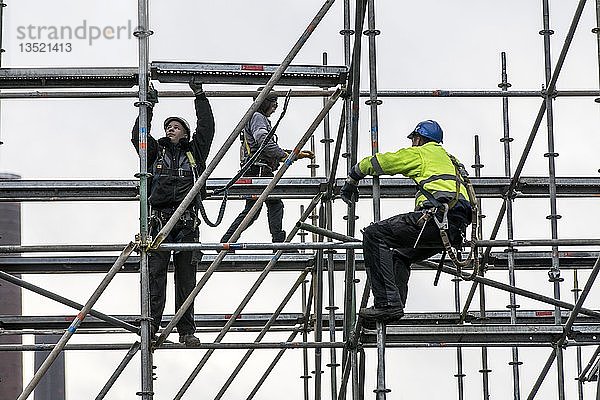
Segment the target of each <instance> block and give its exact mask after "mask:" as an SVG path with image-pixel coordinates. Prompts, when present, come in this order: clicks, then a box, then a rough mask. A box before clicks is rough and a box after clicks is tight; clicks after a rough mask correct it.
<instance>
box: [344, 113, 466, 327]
mask: <svg viewBox="0 0 600 400" xmlns="http://www.w3.org/2000/svg"><path fill="white" fill-rule="evenodd" d="M408 138H409V139H411V140H412V147H409V148H404V149H400V150H398V151H396V152H395V153H378V154H376V155H374V156H369V157H366V158H364V159H363V160H362V161H360V162H359V163H358V164H356V165H355V166H354V167H353V168H352V170H351V171H350V174H349V176H348V178H347V179H346V183H345V184H344V186H343V187H342V189H341V193H340V194H341V197H342V199H343V200H344V201H345V202H346V203H348V204H350V203H353V202H355V201H357V200H358V189H357V185H358V181H359V180H360V179H362V178H363V177H365V176H366V175H373V176H379V175H384V174H385V175H395V174H402V175H404V176H406V177H409V178H412V179H413V180H415V182H416V183H417V185H418V186H419V191H417V195H416V201H415V211H414V212H409V213H406V214H400V215H396V216H394V217H391V218H388V219H386V220H383V221H379V222H375V223H373V224H371V225H369V226H368V227H366V228H365V229H364V231H363V251H364V260H365V269H366V271H367V275H368V277H369V280H370V283H371V291H372V292H373V297H374V305H373V307H369V308H365V309H361V310H360V316H361V317H363V318H364V319H365V320H371V321H383V322H391V321H394V320H397V319H399V318H401V317H402V316H403V315H404V306H405V304H406V297H407V294H408V279H409V277H410V265H411V264H412V263H414V262H418V261H422V260H424V259H427V258H429V257H431V256H433V255H434V254H437V253H439V252H441V251H442V250H443V244H442V240H441V238H440V230H439V228H438V226H437V224H436V223H435V220H434V219H435V218H437V219H438V220H442V219H443V218H444V214H446V213H447V215H446V216H447V218H448V228H447V233H448V237H449V239H450V242H451V243H452V244H453V245H457V244H460V243H461V241H462V237H463V235H464V231H465V228H466V227H467V225H469V224H470V223H471V217H472V212H471V205H470V202H469V200H468V192H467V190H466V188H465V186H464V185H463V184H462V183H461V180H460V179H459V177H458V176H457V175H458V174H457V171H458V169H457V168H458V167H459V166H457V165H458V164H459V163H458V161H457V160H456V159H454V160H453V157H452V156H450V155H449V154H448V153H446V150H444V148H443V147H442V146H441V144H440V143H441V142H442V139H443V131H442V128H441V127H440V126H439V124H438V123H437V122H435V121H432V120H427V121H423V122H420V123H419V124H418V125H417V126H416V128H415V129H414V131H413V132H412V133H411V134H410V135H408ZM460 167H462V165H460Z"/></svg>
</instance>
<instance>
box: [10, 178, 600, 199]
mask: <svg viewBox="0 0 600 400" xmlns="http://www.w3.org/2000/svg"><path fill="white" fill-rule="evenodd" d="M471 180H472V182H473V186H474V188H475V191H476V192H477V195H478V196H479V197H481V198H500V197H503V196H504V194H505V191H506V189H507V188H508V186H509V185H510V179H509V178H472V179H471ZM227 182H228V180H227V179H209V180H208V181H207V183H206V186H207V190H208V191H209V193H210V192H211V191H212V190H215V189H217V188H221V187H223V186H224V185H225V184H226V183H227ZM269 182H270V179H264V178H242V179H240V180H238V182H237V183H236V184H235V185H234V186H233V187H231V188H230V189H229V197H230V198H236V197H238V198H245V197H246V196H256V195H260V193H262V191H263V190H264V189H265V188H266V187H267V185H268V184H269ZM326 183H327V179H326V178H284V179H281V180H280V181H279V183H278V184H277V186H276V187H275V188H274V190H273V191H272V193H271V195H272V196H275V197H277V196H279V197H289V198H312V197H314V196H315V195H316V194H317V193H319V192H320V191H323V190H325V187H326ZM380 183H381V197H382V198H411V197H413V196H414V195H415V192H416V189H415V184H414V182H413V181H412V180H410V179H407V178H382V179H381V180H380ZM342 184H343V179H338V180H336V186H338V187H340V186H341V185H342ZM372 185H373V182H372V180H371V179H363V180H362V181H361V183H360V186H359V190H360V194H361V196H364V197H370V196H372V188H373V186H372ZM556 185H557V186H556V191H557V195H558V196H559V197H586V196H594V195H597V193H600V178H593V177H570V178H557V180H556ZM138 190H139V182H138V181H136V180H2V181H0V201H55V200H63V201H75V200H81V201H84V200H86V201H92V200H138ZM516 190H517V192H518V193H517V198H541V197H544V196H547V194H548V180H547V178H542V177H523V178H520V179H519V183H518V184H517V186H516ZM212 198H213V199H220V196H213V197H212Z"/></svg>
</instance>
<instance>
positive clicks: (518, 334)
mask: <svg viewBox="0 0 600 400" xmlns="http://www.w3.org/2000/svg"><path fill="white" fill-rule="evenodd" d="M386 328H387V329H386V331H387V334H386V344H387V345H389V344H394V343H421V344H424V345H425V344H427V343H443V344H445V345H450V344H461V343H481V344H494V343H519V344H521V345H525V346H526V345H527V344H535V343H552V342H555V341H556V340H558V339H560V338H561V337H562V335H563V327H562V326H560V325H481V326H473V325H456V326H395V325H389V326H387V327H386ZM599 334H600V324H595V325H575V326H574V327H573V330H572V333H571V334H570V335H569V338H570V339H571V340H572V341H574V342H580V341H581V342H586V343H594V342H596V343H600V337H599V336H598V335H599ZM361 340H362V342H363V343H376V341H377V335H376V331H375V330H364V331H363V334H362V335H361Z"/></svg>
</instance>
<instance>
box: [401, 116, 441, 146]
mask: <svg viewBox="0 0 600 400" xmlns="http://www.w3.org/2000/svg"><path fill="white" fill-rule="evenodd" d="M414 135H419V136H423V137H425V138H427V139H431V140H433V141H434V142H436V143H442V141H443V140H444V131H442V127H440V124H438V123H437V122H435V121H434V120H432V119H428V120H426V121H421V122H419V123H418V124H417V126H416V127H415V129H413V131H412V132H411V133H410V135H408V136H407V137H408V138H409V139H412V138H413V136H414Z"/></svg>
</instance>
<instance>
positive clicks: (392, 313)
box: [358, 306, 404, 322]
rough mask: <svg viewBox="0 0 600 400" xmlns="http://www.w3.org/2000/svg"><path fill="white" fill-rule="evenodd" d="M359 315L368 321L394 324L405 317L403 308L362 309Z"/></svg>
mask: <svg viewBox="0 0 600 400" xmlns="http://www.w3.org/2000/svg"><path fill="white" fill-rule="evenodd" d="M358 315H359V316H360V317H362V318H364V319H365V320H367V321H381V322H392V321H397V320H399V319H400V318H402V317H403V316H404V308H403V307H402V306H391V307H381V308H378V307H375V306H373V307H368V308H361V309H360V311H359V313H358Z"/></svg>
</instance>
